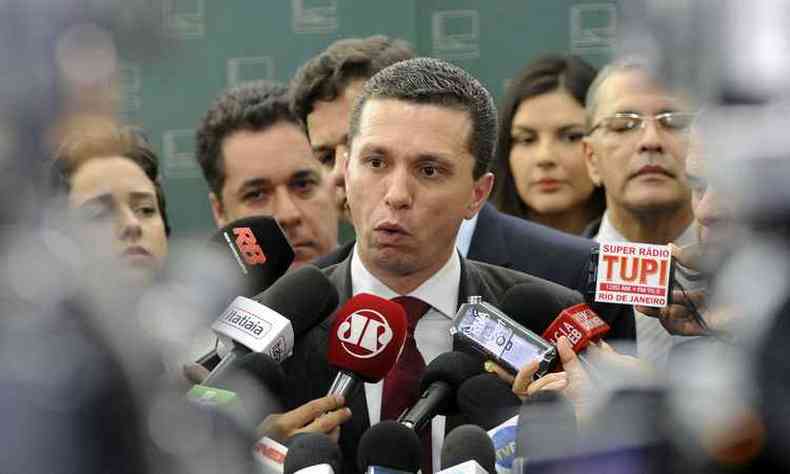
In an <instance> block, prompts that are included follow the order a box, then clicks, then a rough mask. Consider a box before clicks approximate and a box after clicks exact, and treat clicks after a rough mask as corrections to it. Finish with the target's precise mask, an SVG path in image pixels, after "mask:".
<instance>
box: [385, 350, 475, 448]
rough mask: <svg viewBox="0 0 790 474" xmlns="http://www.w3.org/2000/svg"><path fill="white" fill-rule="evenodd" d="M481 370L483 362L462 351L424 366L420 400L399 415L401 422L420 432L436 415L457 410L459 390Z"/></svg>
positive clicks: (449, 413) (442, 355)
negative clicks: (456, 395) (456, 393)
mask: <svg viewBox="0 0 790 474" xmlns="http://www.w3.org/2000/svg"><path fill="white" fill-rule="evenodd" d="M482 372H483V363H482V361H481V360H480V359H478V358H477V357H474V356H471V355H469V354H465V353H463V352H445V353H444V354H440V355H439V356H438V357H436V358H435V359H434V360H432V361H431V363H430V364H428V366H427V367H426V368H425V373H424V374H423V376H422V380H421V382H420V390H421V391H422V395H421V396H420V398H419V400H417V403H415V404H414V406H412V407H411V408H410V409H409V410H407V411H406V412H404V413H403V414H402V415H401V416H400V417H399V418H398V422H399V423H402V424H404V425H406V426H408V427H409V428H412V429H413V430H414V431H416V432H418V433H419V432H421V431H422V430H423V429H424V428H425V426H426V425H427V424H428V423H429V422H430V421H431V418H433V417H434V416H436V415H452V414H455V413H457V412H458V405H457V404H456V400H455V398H456V397H455V392H456V390H458V387H459V386H460V385H461V384H462V383H464V381H465V380H466V379H468V378H469V377H473V376H475V375H477V374H480V373H482Z"/></svg>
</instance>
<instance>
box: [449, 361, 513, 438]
mask: <svg viewBox="0 0 790 474" xmlns="http://www.w3.org/2000/svg"><path fill="white" fill-rule="evenodd" d="M456 399H457V402H458V407H459V409H460V410H461V412H462V413H463V414H464V415H466V417H467V418H468V419H469V421H470V422H472V423H474V424H476V425H479V426H481V427H483V428H485V429H486V430H490V429H492V428H494V427H496V426H499V425H500V424H502V423H504V422H505V421H507V420H509V419H510V418H512V417H513V416H515V415H516V414H517V413H518V410H519V408H520V407H521V400H520V399H519V398H518V397H517V396H516V395H514V394H513V391H512V390H511V387H510V385H508V384H506V383H505V382H503V381H502V380H500V379H499V377H497V376H496V375H494V374H480V375H477V376H475V377H472V378H470V379H469V380H467V381H466V382H464V383H463V384H462V385H461V387H460V388H459V389H458V393H457V394H456Z"/></svg>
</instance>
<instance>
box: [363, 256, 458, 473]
mask: <svg viewBox="0 0 790 474" xmlns="http://www.w3.org/2000/svg"><path fill="white" fill-rule="evenodd" d="M460 283H461V258H460V257H459V255H458V252H453V254H452V256H451V257H450V259H449V260H448V261H447V263H446V264H445V265H444V266H443V267H442V268H441V269H440V270H439V271H438V272H436V273H435V274H434V275H433V276H432V277H431V278H430V279H428V280H427V281H426V282H424V283H423V284H422V285H420V286H419V287H418V288H417V289H415V290H414V291H412V292H411V293H409V294H408V295H400V294H398V293H396V292H395V291H393V290H392V289H390V288H389V287H388V286H386V285H385V284H384V283H382V282H381V281H380V280H379V279H378V278H376V277H375V276H373V275H372V274H371V273H370V272H369V271H368V270H367V268H365V266H364V265H363V264H362V261H361V260H360V259H359V257H358V256H357V246H356V245H354V249H353V250H352V253H351V285H352V291H353V293H354V295H356V294H358V293H371V294H374V295H376V296H380V297H382V298H387V299H392V298H395V297H397V296H413V297H415V298H419V299H420V300H422V301H425V302H426V303H428V304H429V305H431V308H430V309H429V310H428V312H427V313H425V315H424V316H423V317H422V318H420V321H419V322H418V323H417V327H416V328H415V329H414V340H415V342H416V343H417V350H419V351H420V354H422V357H423V359H425V364H426V365H428V364H430V363H431V361H432V360H433V359H435V358H436V357H437V356H438V355H439V354H443V353H445V352H448V351H451V350H452V348H453V342H452V338H451V336H450V326H452V323H453V318H454V317H455V311H456V309H457V308H456V307H457V305H458V288H459V285H460ZM382 383H383V382H379V383H374V384H370V383H366V384H365V397H366V398H367V403H368V416H369V418H370V424H371V426H372V425H374V424H376V423H378V422H379V421H380V420H381V397H382ZM444 426H445V419H444V417H443V416H437V417H434V419H433V420H432V422H431V428H432V431H431V433H432V438H431V443H432V448H433V453H432V454H433V456H432V457H433V468H434V472H438V471H439V466H440V463H439V459H440V454H441V450H442V443H443V441H444Z"/></svg>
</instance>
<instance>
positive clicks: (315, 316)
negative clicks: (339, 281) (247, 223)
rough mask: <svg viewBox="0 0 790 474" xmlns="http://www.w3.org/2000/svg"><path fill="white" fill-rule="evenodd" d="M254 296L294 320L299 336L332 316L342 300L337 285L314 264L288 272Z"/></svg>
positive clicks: (293, 323) (258, 300)
mask: <svg viewBox="0 0 790 474" xmlns="http://www.w3.org/2000/svg"><path fill="white" fill-rule="evenodd" d="M253 299H255V300H256V301H257V302H259V303H261V304H262V305H264V306H266V307H268V308H270V309H273V310H274V311H277V312H278V313H280V314H281V315H283V316H285V317H286V318H288V319H290V321H291V325H292V326H293V330H294V334H295V335H296V336H297V337H298V336H300V335H301V334H303V333H305V332H307V330H309V329H310V328H312V327H313V326H315V325H316V324H318V323H320V322H321V321H323V320H324V319H326V318H327V317H329V315H330V314H331V313H332V311H334V310H335V308H337V305H338V301H339V298H338V295H337V289H335V286H334V285H333V284H332V282H331V281H329V279H328V278H327V277H326V275H324V274H323V272H321V270H319V269H318V267H315V266H313V265H304V266H302V267H300V268H298V269H296V270H293V271H290V272H288V273H286V274H285V275H283V276H282V277H281V278H280V279H279V280H277V282H275V283H274V284H273V285H272V286H270V287H269V289H267V290H266V291H264V292H263V293H261V294H259V295H257V296H255V297H254V298H253Z"/></svg>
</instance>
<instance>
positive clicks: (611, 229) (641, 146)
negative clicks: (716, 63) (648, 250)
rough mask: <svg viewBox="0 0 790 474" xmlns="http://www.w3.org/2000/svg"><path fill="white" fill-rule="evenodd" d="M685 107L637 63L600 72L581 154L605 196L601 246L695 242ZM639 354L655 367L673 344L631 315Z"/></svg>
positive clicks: (598, 233)
mask: <svg viewBox="0 0 790 474" xmlns="http://www.w3.org/2000/svg"><path fill="white" fill-rule="evenodd" d="M688 107H689V105H688V104H687V103H686V102H684V101H683V100H682V99H681V98H679V97H677V96H673V95H672V94H671V93H670V92H669V91H668V90H667V89H666V88H665V87H664V86H663V85H661V84H659V83H658V82H657V81H656V80H655V78H653V77H651V76H650V74H649V72H648V69H647V68H646V67H645V66H644V65H643V64H641V63H639V62H636V61H623V62H619V63H613V64H611V65H609V66H607V67H605V68H604V69H603V70H602V71H601V72H600V73H599V74H598V77H596V79H595V81H594V82H593V84H592V85H591V86H590V89H589V91H588V99H587V125H588V130H589V131H588V134H587V137H585V139H584V153H585V159H586V160H587V167H588V171H589V173H590V177H591V178H592V180H593V182H594V183H595V184H596V185H603V186H604V188H605V190H606V205H607V210H606V212H605V213H604V215H603V217H602V220H601V223H600V227H599V228H598V229H597V230H593V231H592V232H591V234H592V235H594V237H595V239H596V240H598V241H599V242H603V241H628V242H644V243H651V244H667V243H669V242H675V243H676V244H678V245H685V244H689V243H692V242H694V241H695V240H696V234H695V231H694V228H693V225H692V220H693V215H692V212H691V199H690V190H689V187H688V182H687V180H686V173H685V161H686V153H687V148H688V128H689V125H690V124H691V120H692V118H693V115H692V114H691V113H689V109H688ZM636 340H637V353H638V354H639V356H640V357H641V358H644V359H646V360H648V361H650V362H652V363H654V364H656V365H658V366H661V365H663V364H664V363H665V360H666V356H667V354H668V352H669V349H670V348H671V346H672V344H673V340H672V336H670V335H669V334H667V333H666V331H665V330H664V328H663V327H661V324H660V323H659V322H658V321H656V320H655V319H650V318H647V317H645V316H644V315H641V314H639V313H636Z"/></svg>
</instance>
